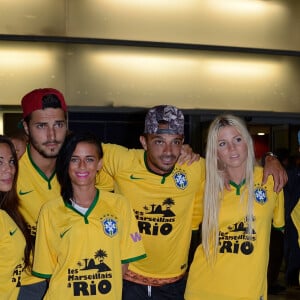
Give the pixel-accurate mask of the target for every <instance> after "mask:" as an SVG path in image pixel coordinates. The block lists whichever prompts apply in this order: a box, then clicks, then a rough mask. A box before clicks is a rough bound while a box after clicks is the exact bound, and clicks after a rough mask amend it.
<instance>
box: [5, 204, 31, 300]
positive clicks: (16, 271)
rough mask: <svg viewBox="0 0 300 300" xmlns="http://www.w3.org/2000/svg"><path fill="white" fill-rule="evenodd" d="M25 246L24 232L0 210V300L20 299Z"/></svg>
mask: <svg viewBox="0 0 300 300" xmlns="http://www.w3.org/2000/svg"><path fill="white" fill-rule="evenodd" d="M25 245H26V242H25V238H24V236H23V233H22V231H21V230H20V229H19V227H18V226H17V225H16V223H15V222H14V221H13V220H12V219H11V217H10V216H9V215H8V214H7V213H6V212H5V211H4V210H2V209H0V262H1V263H0V299H6V300H15V299H17V297H18V294H19V288H20V286H21V275H22V270H23V268H24V248H25Z"/></svg>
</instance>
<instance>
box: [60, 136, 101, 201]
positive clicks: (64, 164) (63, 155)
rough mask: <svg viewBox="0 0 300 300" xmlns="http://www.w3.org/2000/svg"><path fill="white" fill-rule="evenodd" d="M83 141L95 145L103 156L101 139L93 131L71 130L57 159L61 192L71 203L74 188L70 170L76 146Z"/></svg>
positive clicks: (64, 198) (65, 199)
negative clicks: (75, 131) (74, 131)
mask: <svg viewBox="0 0 300 300" xmlns="http://www.w3.org/2000/svg"><path fill="white" fill-rule="evenodd" d="M81 142H85V143H89V144H93V145H95V146H96V148H97V150H98V151H97V152H98V155H99V158H102V157H103V149H102V145H101V141H100V139H99V138H98V137H97V136H96V135H94V134H93V133H91V132H77V133H73V132H71V133H69V134H68V135H67V137H66V139H65V141H64V143H63V145H62V147H61V149H60V151H59V154H58V156H57V159H56V177H57V179H58V182H59V183H60V187H61V190H60V194H61V196H62V198H63V200H64V202H65V203H70V199H71V198H73V188H72V184H71V179H70V176H69V171H68V170H69V165H70V161H71V157H72V155H73V153H74V151H75V148H76V146H77V144H78V143H81Z"/></svg>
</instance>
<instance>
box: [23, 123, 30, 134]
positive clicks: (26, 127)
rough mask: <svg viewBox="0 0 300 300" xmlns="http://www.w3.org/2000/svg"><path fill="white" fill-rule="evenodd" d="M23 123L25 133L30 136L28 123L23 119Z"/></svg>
mask: <svg viewBox="0 0 300 300" xmlns="http://www.w3.org/2000/svg"><path fill="white" fill-rule="evenodd" d="M22 125H23V128H24V130H25V133H26V134H27V135H28V136H29V129H28V126H27V123H26V122H25V121H22Z"/></svg>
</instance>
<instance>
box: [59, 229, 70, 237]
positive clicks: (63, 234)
mask: <svg viewBox="0 0 300 300" xmlns="http://www.w3.org/2000/svg"><path fill="white" fill-rule="evenodd" d="M71 228H72V227H70V228H68V229H67V230H65V231H64V232H62V233H61V234H60V238H61V239H62V238H63V237H64V236H65V234H66V233H67V232H68V231H69V230H70V229H71Z"/></svg>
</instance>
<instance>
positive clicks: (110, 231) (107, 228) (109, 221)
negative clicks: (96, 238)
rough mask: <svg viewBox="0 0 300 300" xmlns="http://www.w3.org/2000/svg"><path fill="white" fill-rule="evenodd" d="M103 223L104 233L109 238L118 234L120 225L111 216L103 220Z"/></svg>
mask: <svg viewBox="0 0 300 300" xmlns="http://www.w3.org/2000/svg"><path fill="white" fill-rule="evenodd" d="M101 223H102V227H103V231H104V233H105V234H106V235H107V236H109V237H113V236H115V235H116V234H117V233H118V225H117V221H116V219H115V218H113V217H111V216H107V217H104V218H103V219H101Z"/></svg>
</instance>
